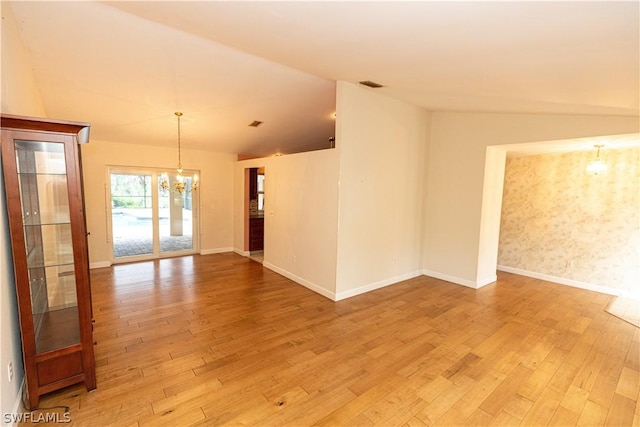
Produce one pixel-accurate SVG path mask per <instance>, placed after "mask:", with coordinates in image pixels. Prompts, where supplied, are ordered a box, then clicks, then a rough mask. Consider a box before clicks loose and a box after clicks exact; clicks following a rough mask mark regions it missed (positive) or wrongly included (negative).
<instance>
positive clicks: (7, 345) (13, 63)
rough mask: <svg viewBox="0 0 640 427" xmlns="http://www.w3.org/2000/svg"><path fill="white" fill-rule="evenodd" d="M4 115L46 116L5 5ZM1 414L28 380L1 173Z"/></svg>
mask: <svg viewBox="0 0 640 427" xmlns="http://www.w3.org/2000/svg"><path fill="white" fill-rule="evenodd" d="M1 7H2V25H1V29H2V93H1V94H0V98H1V99H2V112H3V113H8V114H18V115H26V116H36V117H45V110H44V107H43V104H42V100H41V99H40V95H39V91H38V87H37V86H36V84H35V79H34V76H33V72H32V69H31V65H30V64H29V59H28V57H27V53H26V51H25V49H24V46H23V45H22V40H20V35H19V32H18V28H17V26H16V22H15V18H14V17H13V14H12V13H11V7H10V5H8V4H7V3H4V2H2V4H1ZM0 188H1V190H0V193H2V194H0V343H1V344H0V345H2V348H1V351H0V413H1V414H8V413H12V412H13V411H15V410H18V409H21V407H19V405H20V398H21V396H20V385H21V384H22V381H23V379H24V367H23V364H22V349H21V345H20V324H19V322H18V310H17V300H16V291H15V278H14V274H13V259H12V257H11V240H10V238H9V230H8V219H7V210H6V202H5V200H6V199H5V194H4V181H3V177H2V174H1V173H0ZM9 362H11V363H13V371H14V377H13V381H11V382H9V380H8V378H7V365H8V364H9Z"/></svg>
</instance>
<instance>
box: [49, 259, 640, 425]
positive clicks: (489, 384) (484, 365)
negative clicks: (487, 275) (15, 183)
mask: <svg viewBox="0 0 640 427" xmlns="http://www.w3.org/2000/svg"><path fill="white" fill-rule="evenodd" d="M91 277H92V286H93V306H94V317H95V320H96V324H95V334H94V335H95V339H96V341H97V345H96V347H95V351H96V362H97V378H98V388H97V390H95V391H93V392H91V393H87V391H86V390H85V389H84V387H83V386H75V387H70V388H68V389H65V390H62V391H60V392H56V393H52V394H50V395H47V396H45V397H43V398H42V400H41V408H47V407H49V408H52V407H57V406H60V405H63V406H68V407H69V408H70V415H71V425H78V426H106V425H114V426H139V427H142V426H163V425H167V426H183V425H184V426H186V425H202V426H205V425H248V426H282V425H291V426H293V425H295V426H306V425H319V426H356V425H357V426H369V425H379V426H424V425H428V426H431V425H434V426H451V425H472V426H476V425H509V426H517V425H522V426H538V425H563V426H569V425H571V426H573V425H578V426H596V425H613V426H632V425H635V426H639V425H640V410H639V406H638V400H639V394H640V381H639V378H640V329H638V328H637V327H634V326H633V325H631V324H629V323H627V322H624V321H622V320H620V319H618V318H616V317H614V316H612V315H610V314H608V313H606V312H605V311H604V309H605V308H606V307H607V306H608V304H609V303H610V302H611V300H612V298H613V297H609V296H606V295H602V294H598V293H594V292H589V291H584V290H580V289H574V288H570V287H566V286H561V285H557V284H553V283H548V282H544V281H540V280H535V279H530V278H525V277H521V276H516V275H513V274H507V273H500V274H499V276H498V277H499V280H498V282H497V283H495V284H492V285H489V286H486V287H484V288H482V289H479V290H473V289H469V288H465V287H462V286H458V285H454V284H451V283H447V282H444V281H440V280H436V279H432V278H428V277H419V278H415V279H412V280H408V281H405V282H402V283H400V284H396V285H393V286H389V287H386V288H383V289H379V290H377V291H374V292H371V293H368V294H365V295H361V296H357V297H353V298H350V299H347V300H344V301H340V302H337V303H336V302H332V301H330V300H328V299H326V298H324V297H322V296H320V295H318V294H315V293H313V292H311V291H309V290H308V289H306V288H304V287H302V286H299V285H297V284H295V283H293V282H291V281H290V280H288V279H286V278H284V277H282V276H280V275H278V274H276V273H273V272H271V271H269V270H267V269H264V268H263V267H262V266H261V265H260V264H258V263H256V262H253V261H250V260H248V259H247V258H243V257H241V256H238V255H236V254H216V255H206V256H190V257H182V258H174V259H164V260H159V261H152V262H143V263H135V264H128V265H118V266H114V267H112V268H108V269H99V270H93V271H92V273H91ZM41 411H44V412H51V411H54V410H53V409H41ZM55 411H60V409H59V408H58V409H55ZM38 425H42V423H40V424H38Z"/></svg>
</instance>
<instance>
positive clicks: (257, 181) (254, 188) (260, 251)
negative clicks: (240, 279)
mask: <svg viewBox="0 0 640 427" xmlns="http://www.w3.org/2000/svg"><path fill="white" fill-rule="evenodd" d="M265 200H266V199H265V168H264V167H257V168H249V169H245V210H244V211H245V214H244V216H245V248H244V250H245V252H247V254H248V256H249V258H251V259H252V260H254V261H257V262H259V263H262V262H263V261H264V212H265Z"/></svg>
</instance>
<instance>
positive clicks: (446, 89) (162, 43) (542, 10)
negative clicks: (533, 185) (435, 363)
mask: <svg viewBox="0 0 640 427" xmlns="http://www.w3.org/2000/svg"><path fill="white" fill-rule="evenodd" d="M11 4H12V6H13V11H14V15H15V16H16V18H17V20H18V22H19V27H20V29H21V31H22V37H23V41H24V44H25V46H26V47H27V50H28V52H29V54H30V57H31V60H32V62H33V65H34V70H35V76H36V80H37V82H38V84H39V86H40V90H41V94H42V96H43V99H44V103H45V108H46V109H47V113H48V115H49V116H51V117H57V118H65V119H70V120H81V121H87V122H90V123H91V124H92V136H93V138H94V139H105V140H111V141H121V142H135V143H143V144H154V145H167V146H169V145H172V144H175V116H174V115H173V112H174V111H177V110H180V111H183V112H184V113H185V116H184V118H183V126H182V129H183V133H182V136H183V138H182V139H183V144H184V146H185V147H187V146H188V147H190V148H201V149H210V150H214V151H222V152H233V153H242V154H257V155H269V154H273V153H275V152H283V153H289V152H297V151H305V150H309V149H317V148H322V147H326V146H328V142H327V141H328V137H330V136H333V134H334V129H333V128H334V120H333V112H334V111H335V83H334V82H335V80H346V81H351V82H358V81H361V80H373V81H376V82H379V83H381V84H383V85H385V87H384V88H382V89H375V90H377V91H379V92H381V93H385V94H388V95H389V96H393V97H396V98H400V99H404V100H406V101H408V102H411V103H414V104H416V105H419V106H423V107H425V108H427V109H430V110H455V111H498V112H527V113H561V114H562V113H567V114H603V115H627V116H637V115H638V113H639V98H640V85H639V80H640V77H639V76H640V37H639V34H640V3H639V2H635V1H629V2H614V1H602V2H581V1H569V2H552V1H549V2H545V1H541V2H481V1H472V2H458V1H454V2H444V1H439V2H436V1H413V2H397V1H387V2H384V1H356V2H323V1H315V2H271V1H257V2H233V1H194V2H190V1H158V2H155V1H139V2H86V1H76V2H13V3H11ZM371 90H374V89H371ZM253 120H261V121H264V124H263V125H262V126H261V127H259V128H257V129H254V128H249V127H248V126H247V125H248V124H249V123H250V122H251V121H253Z"/></svg>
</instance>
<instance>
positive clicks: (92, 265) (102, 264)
mask: <svg viewBox="0 0 640 427" xmlns="http://www.w3.org/2000/svg"><path fill="white" fill-rule="evenodd" d="M111 265H112V263H111V261H98V262H91V263H89V268H90V269H92V270H93V269H94V268H107V267H111Z"/></svg>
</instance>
